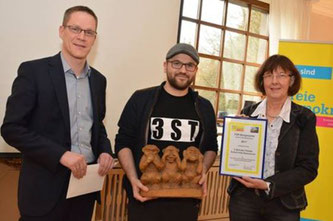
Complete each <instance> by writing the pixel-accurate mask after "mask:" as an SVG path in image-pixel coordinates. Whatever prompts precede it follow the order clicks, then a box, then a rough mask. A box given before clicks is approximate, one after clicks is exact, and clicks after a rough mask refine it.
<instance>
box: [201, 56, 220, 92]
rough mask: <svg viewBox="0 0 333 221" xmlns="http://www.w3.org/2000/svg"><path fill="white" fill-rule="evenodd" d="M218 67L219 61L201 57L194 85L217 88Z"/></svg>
mask: <svg viewBox="0 0 333 221" xmlns="http://www.w3.org/2000/svg"><path fill="white" fill-rule="evenodd" d="M219 67H220V62H219V61H217V60H213V59H208V58H202V57H201V58H200V64H199V70H198V72H197V76H196V78H195V85H201V86H205V87H213V88H217V75H218V73H219Z"/></svg>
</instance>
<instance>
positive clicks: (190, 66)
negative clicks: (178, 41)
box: [168, 60, 197, 71]
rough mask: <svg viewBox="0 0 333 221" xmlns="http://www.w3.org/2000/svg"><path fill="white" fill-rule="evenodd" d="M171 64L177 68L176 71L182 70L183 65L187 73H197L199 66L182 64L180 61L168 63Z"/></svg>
mask: <svg viewBox="0 0 333 221" xmlns="http://www.w3.org/2000/svg"><path fill="white" fill-rule="evenodd" d="M168 62H169V63H171V67H173V68H175V69H181V68H182V67H183V65H185V70H187V71H195V70H196V69H197V65H196V64H194V63H191V62H190V63H183V62H180V61H178V60H175V61H168Z"/></svg>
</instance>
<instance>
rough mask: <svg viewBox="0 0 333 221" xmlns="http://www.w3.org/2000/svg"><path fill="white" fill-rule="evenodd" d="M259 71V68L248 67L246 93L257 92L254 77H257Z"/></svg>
mask: <svg viewBox="0 0 333 221" xmlns="http://www.w3.org/2000/svg"><path fill="white" fill-rule="evenodd" d="M258 69H259V68H258V67H253V66H246V68H245V81H244V91H248V92H257V91H256V89H254V76H255V75H256V72H257V70H258Z"/></svg>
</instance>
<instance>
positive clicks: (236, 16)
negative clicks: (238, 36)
mask: <svg viewBox="0 0 333 221" xmlns="http://www.w3.org/2000/svg"><path fill="white" fill-rule="evenodd" d="M248 17H249V8H248V7H247V6H242V5H236V4H233V3H231V2H229V3H228V14H227V26H228V27H231V28H237V29H240V30H244V31H246V30H247V24H248Z"/></svg>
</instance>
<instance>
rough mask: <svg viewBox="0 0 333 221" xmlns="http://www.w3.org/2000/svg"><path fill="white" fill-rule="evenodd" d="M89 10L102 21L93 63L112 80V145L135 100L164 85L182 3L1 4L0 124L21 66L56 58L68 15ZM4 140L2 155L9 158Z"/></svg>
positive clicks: (60, 0) (4, 0) (85, 0)
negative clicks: (164, 65)
mask: <svg viewBox="0 0 333 221" xmlns="http://www.w3.org/2000/svg"><path fill="white" fill-rule="evenodd" d="M74 5H86V6H88V7H90V8H92V9H93V10H94V11H95V13H96V14H97V16H98V19H99V25H98V30H97V32H98V37H97V41H96V42H95V46H94V48H93V50H92V52H91V54H90V56H89V63H90V65H92V66H93V67H95V68H96V69H98V70H99V71H100V72H102V73H103V74H104V75H105V76H106V77H107V80H108V87H107V116H106V119H105V124H106V127H107V130H108V133H109V137H110V140H111V142H112V144H114V135H115V134H116V132H117V129H118V127H117V125H116V124H117V121H118V119H119V116H120V114H121V111H122V109H123V107H124V105H125V103H126V101H127V99H128V98H129V97H130V96H131V94H132V93H133V92H134V91H135V90H136V89H139V88H144V87H149V86H152V85H156V84H159V83H160V82H161V81H162V80H163V79H164V73H163V69H162V63H163V61H164V58H165V54H166V52H167V50H168V49H169V48H170V47H171V46H172V45H173V44H175V43H176V40H177V30H178V19H179V10H180V0H167V1H157V0H98V1H96V0H95V1H94V0H90V1H89V0H56V1H55V0H30V1H22V0H0V22H1V33H0V61H1V69H2V70H1V72H0V79H1V81H0V119H1V120H0V122H1V123H2V119H3V115H4V111H5V103H6V100H7V97H8V95H9V94H10V88H11V84H12V82H13V80H14V78H15V76H16V71H17V68H18V66H19V64H20V63H21V62H23V61H26V60H31V59H35V58H41V57H45V56H50V55H54V54H56V53H57V52H58V51H59V50H60V48H61V40H60V38H59V37H58V27H59V25H60V24H61V22H62V16H63V13H64V11H65V10H66V9H67V8H69V7H71V6H74ZM11 151H14V149H13V148H11V147H9V146H8V145H7V144H5V142H4V141H3V139H2V138H0V152H11Z"/></svg>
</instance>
